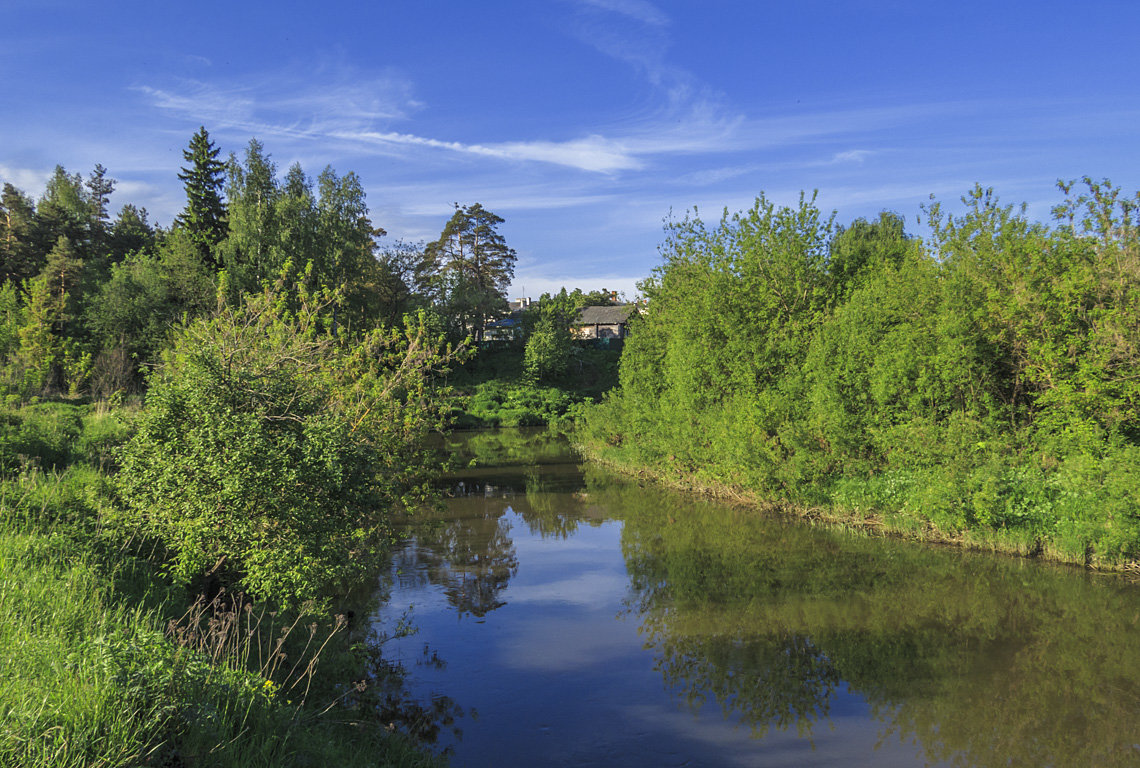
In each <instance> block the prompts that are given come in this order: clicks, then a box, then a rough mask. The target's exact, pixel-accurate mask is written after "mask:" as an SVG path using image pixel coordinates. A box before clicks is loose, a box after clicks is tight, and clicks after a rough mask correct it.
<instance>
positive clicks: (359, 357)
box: [118, 293, 445, 603]
mask: <svg viewBox="0 0 1140 768" xmlns="http://www.w3.org/2000/svg"><path fill="white" fill-rule="evenodd" d="M320 313H321V307H319V306H317V305H315V304H312V303H306V304H304V305H302V306H301V307H300V308H299V309H298V310H297V311H296V312H289V311H287V310H285V308H284V307H283V306H281V304H280V302H278V300H277V298H276V297H275V296H274V295H272V294H269V293H267V294H263V295H260V296H250V297H249V298H248V299H247V301H246V303H245V304H244V305H243V306H241V307H237V308H235V307H231V306H227V307H224V308H222V309H221V310H220V311H219V312H218V313H217V314H216V315H215V316H214V317H213V318H210V319H203V320H199V321H196V322H194V323H191V324H190V325H189V326H187V327H186V328H185V329H184V330H181V331H180V332H179V333H178V336H177V338H176V340H175V343H174V347H173V349H172V350H171V351H170V352H169V354H168V355H167V357H166V359H165V362H164V364H163V365H162V367H161V368H159V369H158V370H157V371H156V372H155V373H154V374H153V375H152V376H151V379H150V391H149V393H148V398H147V407H146V410H145V411H144V413H143V415H142V416H141V418H140V421H139V430H138V433H137V434H136V435H135V437H134V438H133V439H132V440H131V442H130V443H129V444H128V445H127V447H126V449H125V450H124V452H123V456H122V464H123V467H122V470H121V471H120V473H119V475H118V485H119V489H120V493H121V496H122V498H123V500H124V502H125V504H126V505H127V508H128V510H129V513H130V519H131V520H133V521H134V523H135V524H137V525H138V526H140V527H141V528H142V529H143V530H145V531H146V532H148V533H150V534H151V535H154V536H156V537H157V538H158V539H160V540H161V541H163V542H164V543H165V544H166V546H167V547H168V548H170V550H171V551H172V552H173V553H174V554H173V558H174V559H173V562H172V565H171V569H172V572H173V574H174V575H175V577H176V578H178V579H179V580H181V581H183V582H190V581H192V580H195V579H203V578H206V577H208V576H210V575H221V576H223V577H224V580H225V581H230V582H232V583H235V584H237V585H240V586H241V588H243V589H244V590H246V591H248V592H249V593H251V594H254V595H256V596H258V597H259V598H262V599H271V600H277V601H281V602H285V603H296V602H297V601H299V600H303V599H307V598H312V597H324V596H328V595H330V594H332V593H333V591H334V590H335V589H336V588H338V587H343V586H344V585H346V584H348V583H350V582H351V581H352V580H353V579H354V578H359V577H361V576H362V575H364V574H366V573H368V572H369V570H370V568H372V567H373V566H374V564H375V562H376V557H377V555H378V551H379V546H380V545H381V544H383V543H384V541H385V540H386V535H387V534H386V527H385V520H386V517H387V515H388V513H389V511H390V510H391V509H392V508H393V507H397V506H406V505H411V504H414V503H417V502H420V501H422V500H423V499H425V498H426V497H427V496H428V495H429V493H430V491H429V489H428V488H427V486H426V485H425V482H426V477H425V475H426V473H427V471H428V469H429V467H430V459H429V457H428V456H427V455H426V454H425V452H424V450H423V449H422V448H421V445H420V443H421V441H422V439H423V437H424V435H425V433H426V432H427V431H428V430H429V429H432V428H433V427H435V426H437V424H438V419H439V414H438V405H437V402H438V401H437V399H436V398H435V396H434V395H433V393H432V392H431V391H430V377H431V376H432V373H433V371H435V370H436V369H437V368H438V367H439V366H440V365H441V364H442V363H443V362H444V361H445V358H444V357H443V356H442V354H443V353H442V351H441V350H440V349H439V348H438V346H437V340H435V339H432V338H430V337H429V336H428V335H427V334H426V333H425V332H424V329H423V327H422V325H417V324H415V323H413V324H411V325H409V326H408V327H407V328H406V329H404V330H393V331H382V330H378V331H374V332H373V333H371V334H369V335H367V336H364V337H362V338H361V339H360V340H358V341H354V342H351V343H349V342H347V341H344V340H340V341H338V340H336V339H334V338H332V337H330V336H327V335H324V334H323V333H322V332H321V329H320V326H321V321H320Z"/></svg>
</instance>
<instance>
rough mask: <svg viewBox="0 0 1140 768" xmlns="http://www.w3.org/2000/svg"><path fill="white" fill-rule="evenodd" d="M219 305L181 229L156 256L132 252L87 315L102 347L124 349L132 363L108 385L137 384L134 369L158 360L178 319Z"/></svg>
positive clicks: (193, 247) (211, 282) (208, 276)
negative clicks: (116, 379)
mask: <svg viewBox="0 0 1140 768" xmlns="http://www.w3.org/2000/svg"><path fill="white" fill-rule="evenodd" d="M215 305H216V287H215V278H214V275H213V274H212V271H211V270H210V268H209V267H208V266H207V265H206V264H204V263H203V262H202V260H201V257H200V255H199V253H198V250H197V246H196V245H195V244H194V242H193V240H192V239H191V238H190V236H189V235H188V234H186V233H185V232H184V231H182V230H175V232H173V233H172V234H171V235H170V236H169V237H167V238H166V239H165V240H164V241H163V243H162V245H161V246H159V248H158V249H157V253H156V254H154V255H148V254H145V253H139V254H134V255H132V256H130V257H128V258H126V259H125V260H124V261H122V262H121V263H119V264H116V265H115V266H113V267H112V268H111V270H110V274H109V276H108V278H107V280H106V282H104V283H103V285H102V286H101V287H100V289H99V291H98V293H97V294H96V297H95V300H94V301H92V302H90V303H89V304H88V306H87V308H86V311H85V316H84V320H85V322H86V324H87V327H88V329H89V332H90V334H91V336H92V337H93V338H94V340H95V341H96V343H97V344H99V346H100V347H102V349H104V350H107V351H111V350H122V352H123V354H124V355H125V356H126V358H127V359H128V360H129V361H130V363H129V370H128V371H126V372H125V374H126V379H125V380H123V381H120V382H117V383H109V384H108V385H107V386H106V387H105V388H106V389H108V390H110V391H115V390H117V389H120V388H127V387H129V386H131V385H133V384H134V383H135V382H134V378H135V371H136V369H137V368H138V367H139V366H145V365H149V364H154V363H157V362H158V359H159V356H160V352H161V350H162V349H163V348H164V347H166V346H167V345H168V344H169V343H170V339H171V337H172V334H173V332H174V328H175V327H176V326H177V325H178V324H179V323H180V322H182V321H184V320H189V319H191V318H195V317H200V316H202V315H203V314H205V313H207V312H208V311H210V310H212V309H213V308H214V307H215ZM109 393H110V392H107V394H109Z"/></svg>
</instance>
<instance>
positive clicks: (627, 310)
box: [574, 304, 636, 325]
mask: <svg viewBox="0 0 1140 768" xmlns="http://www.w3.org/2000/svg"><path fill="white" fill-rule="evenodd" d="M635 308H636V305H634V304H621V305H618V306H609V307H583V308H582V311H581V312H579V313H578V319H577V320H575V321H574V324H575V325H621V324H623V323H628V322H629V316H630V315H631V314H633V310H634V309H635Z"/></svg>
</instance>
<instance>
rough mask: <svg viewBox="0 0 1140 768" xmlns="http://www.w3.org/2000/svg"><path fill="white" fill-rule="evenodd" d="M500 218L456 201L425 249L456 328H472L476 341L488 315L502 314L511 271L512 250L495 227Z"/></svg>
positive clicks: (470, 331) (441, 296) (480, 338)
mask: <svg viewBox="0 0 1140 768" xmlns="http://www.w3.org/2000/svg"><path fill="white" fill-rule="evenodd" d="M502 223H503V219H502V218H501V217H500V216H496V215H495V214H493V213H491V212H490V211H488V210H487V209H486V208H484V207H483V206H482V205H480V204H479V203H475V204H473V205H469V206H460V205H459V204H458V203H456V204H455V214H454V215H453V216H452V217H451V220H450V221H448V222H447V225H446V226H445V227H444V228H443V232H442V233H441V234H440V236H439V239H438V240H436V241H435V242H433V243H428V245H427V247H426V248H425V250H424V256H425V262H426V265H427V266H428V268H429V269H430V271H431V272H433V273H434V274H435V276H436V282H437V285H438V286H439V287H438V289H437V296H438V297H439V299H440V300H441V302H442V304H443V305H444V311H445V312H446V313H447V314H448V315H449V316H451V317H452V318H453V320H454V321H455V324H456V330H458V331H459V332H460V333H461V334H463V333H471V334H472V336H474V338H475V340H476V341H481V340H482V338H483V329H484V328H485V327H486V325H487V321H488V320H492V319H494V318H495V317H496V316H498V315H500V314H505V312H506V309H507V298H506V291H507V288H509V287H510V284H511V280H512V279H513V278H514V276H515V259H516V255H515V252H514V250H513V249H512V248H508V247H507V242H506V240H505V239H504V238H503V236H502V235H501V234H499V233H498V231H497V230H496V229H495V228H496V227H497V226H498V225H499V224H502Z"/></svg>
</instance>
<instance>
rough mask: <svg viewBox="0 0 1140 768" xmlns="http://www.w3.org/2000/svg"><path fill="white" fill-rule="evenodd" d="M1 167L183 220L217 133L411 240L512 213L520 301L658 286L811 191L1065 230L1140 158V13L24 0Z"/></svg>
mask: <svg viewBox="0 0 1140 768" xmlns="http://www.w3.org/2000/svg"><path fill="white" fill-rule="evenodd" d="M0 10H2V14H0V15H2V16H3V24H0V75H2V76H0V181H9V182H12V183H14V184H15V185H16V186H18V187H20V188H21V189H23V190H25V191H27V192H29V193H31V194H33V195H36V196H38V195H39V194H40V193H41V192H42V190H43V183H44V180H45V179H46V177H47V175H48V174H49V173H50V172H51V170H52V168H53V167H54V166H55V165H56V164H57V163H58V164H62V165H64V167H66V168H67V169H68V170H69V171H80V172H82V173H83V174H84V175H86V174H87V173H88V172H89V171H90V170H91V168H92V167H93V166H94V165H95V163H102V164H103V165H105V166H106V167H107V169H108V171H109V175H110V176H112V177H113V178H115V179H117V180H118V191H117V192H116V195H115V198H114V200H113V203H114V204H115V206H116V208H117V207H118V205H121V204H122V203H125V202H133V203H136V204H138V205H144V206H146V207H147V208H148V210H149V211H150V212H151V216H152V220H155V221H157V222H159V223H162V224H169V223H170V221H171V220H172V219H173V217H174V215H175V214H176V213H177V212H178V210H179V209H180V208H181V207H182V204H183V200H182V189H181V186H180V183H179V181H178V179H177V172H178V168H179V166H180V165H181V164H182V162H183V161H182V156H181V150H182V149H183V148H184V147H185V146H186V144H187V142H188V140H189V138H190V136H191V134H193V132H194V131H195V130H196V129H197V128H198V126H199V125H205V126H206V128H207V129H208V130H209V131H210V134H211V136H212V137H213V138H214V140H215V142H216V143H217V144H218V145H219V146H220V147H221V148H222V151H223V153H224V154H228V153H229V152H237V153H239V154H240V153H241V151H242V150H243V148H244V147H245V145H246V144H247V143H248V141H249V140H250V139H251V138H257V139H259V140H260V141H262V143H263V144H264V145H265V147H266V150H267V151H268V152H269V153H270V154H271V156H272V158H273V159H274V161H275V162H276V163H277V165H278V167H279V168H280V169H281V170H282V172H284V170H285V169H286V168H287V167H288V166H289V165H290V164H292V163H293V162H300V163H301V165H302V166H303V167H304V168H305V170H306V171H307V172H308V173H309V175H311V176H315V175H316V174H317V173H319V172H320V170H321V169H322V168H323V167H324V166H325V165H329V164H331V165H332V166H333V167H334V168H335V169H336V170H337V171H338V172H340V173H345V172H347V171H355V172H356V173H357V174H358V175H359V176H360V177H361V179H362V181H363V183H364V186H365V189H366V190H367V193H368V202H369V204H370V206H371V210H372V217H373V220H374V222H375V223H376V224H377V225H378V226H382V227H384V228H385V229H387V230H388V232H389V233H390V237H392V238H397V237H399V238H403V239H410V240H420V239H428V240H430V239H433V238H434V237H436V236H438V234H439V231H440V229H441V228H442V227H443V224H444V223H445V221H446V220H447V218H448V216H449V215H450V212H451V211H452V204H453V203H455V202H459V203H461V204H467V203H473V202H480V203H482V204H483V205H484V206H485V207H486V208H488V209H490V210H492V211H494V212H496V213H498V214H499V215H500V216H502V217H503V218H504V219H506V222H505V224H504V225H503V226H502V228H501V231H502V233H503V234H504V235H505V237H506V238H507V242H508V244H509V245H511V246H512V247H513V248H514V249H515V250H516V251H517V252H518V254H519V260H518V264H517V268H516V280H515V285H514V287H513V289H512V293H513V294H518V295H521V294H523V293H524V292H525V293H526V294H528V295H531V296H535V297H537V296H538V295H539V294H540V293H542V292H543V291H546V290H552V289H555V290H556V289H557V288H558V287H559V286H561V285H566V286H568V287H574V286H579V287H583V288H600V287H609V288H612V289H618V290H622V291H625V292H626V293H627V294H629V295H632V294H633V293H634V290H635V289H634V284H635V282H636V281H637V280H639V279H641V278H642V277H644V276H645V275H646V274H647V273H648V272H649V270H650V269H651V268H652V267H653V266H654V265H655V264H657V263H658V261H659V257H658V255H657V245H658V244H659V242H660V241H661V239H662V220H663V219H664V217H666V216H667V215H668V214H669V212H670V211H671V210H672V211H673V212H675V213H676V214H683V213H684V212H685V211H686V210H687V209H689V208H691V207H693V206H698V207H699V209H700V211H701V212H702V215H703V216H704V217H706V218H716V217H718V216H719V214H720V211H721V210H722V209H723V208H725V207H728V208H729V209H730V210H732V211H736V210H740V209H744V208H747V207H748V206H749V205H750V204H751V202H752V200H753V199H754V198H755V196H756V195H757V194H758V193H760V192H761V191H763V192H765V193H766V194H767V195H768V196H769V197H770V198H772V199H773V200H775V201H776V202H777V203H788V204H791V203H794V202H795V200H796V199H797V197H798V195H799V192H800V190H807V191H808V192H809V193H810V192H811V190H813V189H818V190H819V198H818V202H819V204H820V205H821V207H823V208H824V209H825V210H827V211H830V210H833V209H834V210H836V211H837V212H838V220H839V221H840V222H848V221H850V220H852V219H854V218H855V217H857V216H873V215H875V214H876V213H877V212H879V211H881V210H883V209H889V210H894V211H898V212H899V213H902V214H904V215H905V216H906V217H907V219H908V221H909V222H911V224H910V228H911V230H912V231H913V232H914V233H916V234H923V229H922V228H921V226H919V225H917V224H916V223H914V222H915V219H916V216H917V214H918V213H919V205H920V204H921V203H922V202H924V201H926V200H927V199H928V198H929V196H930V195H931V194H934V195H936V196H937V197H938V198H939V199H941V200H944V201H947V202H954V201H956V200H957V198H958V197H959V196H960V195H962V194H963V193H965V192H966V191H967V190H968V189H969V188H970V187H971V186H972V185H973V184H974V183H976V182H977V183H981V184H983V185H985V186H992V187H994V188H995V189H996V190H997V192H998V194H999V195H1000V196H1001V198H1002V199H1003V200H1005V201H1006V202H1018V203H1020V202H1026V203H1028V204H1029V206H1030V213H1031V215H1034V216H1035V217H1038V218H1042V219H1045V218H1047V217H1048V211H1049V208H1050V206H1052V205H1053V204H1055V203H1056V202H1057V201H1058V199H1059V198H1058V194H1057V193H1056V191H1055V188H1054V184H1055V182H1056V181H1057V179H1058V178H1074V177H1079V176H1082V175H1085V174H1088V175H1091V176H1093V177H1097V178H1100V177H1108V178H1110V179H1112V180H1113V181H1114V182H1116V183H1117V184H1120V185H1122V186H1124V187H1125V188H1126V189H1128V190H1135V189H1136V188H1137V187H1138V186H1140V184H1138V182H1137V178H1138V172H1140V143H1138V141H1137V139H1138V138H1140V131H1138V130H1137V128H1138V126H1140V86H1138V84H1137V83H1138V81H1137V73H1138V72H1140V45H1138V44H1137V43H1136V30H1137V29H1138V28H1140V3H1138V2H1134V1H1133V0H1127V1H1120V2H1105V1H1098V0H1085V2H1082V3H1076V2H1051V1H1049V0H1038V1H1036V2H1028V1H1025V2H1015V1H1013V0H1007V1H1005V2H1003V1H1002V0H991V1H990V2H985V3H982V2H970V1H969V0H959V1H958V2H952V3H946V2H925V1H924V0H846V1H843V2H840V1H839V0H795V1H793V0H786V1H785V2H778V3H777V2H765V1H764V0H754V1H753V2H736V1H732V2H729V1H728V0H705V1H704V2H664V1H659V2H651V1H650V0H502V1H500V0H485V2H481V3H470V2H443V1H442V0H420V1H419V2H406V1H405V2H399V3H396V2H359V1H358V2H341V1H340V0H324V2H304V3H299V2H288V1H286V2H275V3H253V2H246V3H240V2H239V3H219V2H196V3H181V2H154V0H150V1H149V2H146V3H137V2H114V3H111V2H92V1H91V0H85V1H83V2H71V1H68V0H0Z"/></svg>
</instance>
